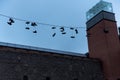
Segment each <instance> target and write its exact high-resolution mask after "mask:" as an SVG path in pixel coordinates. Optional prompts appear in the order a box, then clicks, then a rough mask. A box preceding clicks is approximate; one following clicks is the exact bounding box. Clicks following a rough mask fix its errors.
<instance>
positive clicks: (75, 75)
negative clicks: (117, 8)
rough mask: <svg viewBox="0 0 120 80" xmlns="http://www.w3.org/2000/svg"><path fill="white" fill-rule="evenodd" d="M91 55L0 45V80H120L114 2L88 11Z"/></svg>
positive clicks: (119, 49)
mask: <svg viewBox="0 0 120 80" xmlns="http://www.w3.org/2000/svg"><path fill="white" fill-rule="evenodd" d="M87 19H88V21H87V23H86V24H87V37H88V46H89V56H86V55H82V54H76V53H71V52H63V51H56V50H50V49H43V48H37V47H31V46H24V45H17V44H10V43H3V42H1V43H0V80H120V68H119V67H120V62H119V61H120V43H119V37H118V33H117V25H116V21H115V16H114V13H113V12H112V7H111V3H108V2H105V1H102V0H101V1H100V2H99V3H98V4H96V5H95V6H94V7H93V8H91V9H90V10H89V11H88V12H87Z"/></svg>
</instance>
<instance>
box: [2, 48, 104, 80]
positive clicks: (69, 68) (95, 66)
mask: <svg viewBox="0 0 120 80" xmlns="http://www.w3.org/2000/svg"><path fill="white" fill-rule="evenodd" d="M0 80H104V79H103V74H102V68H101V64H100V62H99V61H98V60H94V59H89V58H86V57H80V56H69V55H62V54H56V53H49V52H41V51H32V50H24V49H16V48H10V47H0Z"/></svg>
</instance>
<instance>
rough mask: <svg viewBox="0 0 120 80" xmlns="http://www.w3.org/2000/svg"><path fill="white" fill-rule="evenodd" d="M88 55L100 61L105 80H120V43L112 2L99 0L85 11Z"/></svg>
mask: <svg viewBox="0 0 120 80" xmlns="http://www.w3.org/2000/svg"><path fill="white" fill-rule="evenodd" d="M87 20H88V21H87V23H86V24H87V37H88V46H89V57H90V58H97V59H99V60H101V61H102V64H103V72H104V76H105V78H106V79H105V80H120V43H119V37H118V32H117V25H116V21H115V15H114V13H113V11H112V4H111V3H108V2H105V1H100V2H99V3H97V4H96V5H95V6H94V7H93V8H92V9H90V10H89V11H88V12H87Z"/></svg>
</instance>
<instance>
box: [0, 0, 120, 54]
mask: <svg viewBox="0 0 120 80" xmlns="http://www.w3.org/2000/svg"><path fill="white" fill-rule="evenodd" d="M99 1H100V0H0V14H1V15H6V17H4V16H1V15H0V42H8V43H14V44H20V45H27V46H33V47H39V48H46V49H53V50H60V51H68V52H75V53H81V54H84V53H86V52H88V44H87V37H86V21H87V20H86V12H87V11H88V10H89V9H90V8H92V7H93V6H94V5H95V4H96V3H98V2H99ZM105 1H107V2H111V3H112V4H113V11H114V13H115V16H116V21H117V25H118V26H120V13H119V12H120V9H119V7H120V5H119V3H120V0H105ZM7 16H9V17H13V18H17V19H22V20H26V21H31V22H39V23H45V24H52V25H56V26H55V27H56V29H51V28H52V27H53V26H50V25H42V24H37V26H36V27H32V26H30V24H29V25H27V24H25V22H26V21H21V20H16V19H15V20H14V21H15V23H13V24H12V25H8V24H7V22H8V21H9V18H8V17H7ZM57 25H59V26H57ZM63 26H64V29H65V32H66V33H67V34H65V35H63V34H61V32H60V27H63ZM26 27H29V28H30V30H26V29H25V28H26ZM71 27H75V29H76V27H79V28H77V30H78V31H79V34H76V33H75V31H74V30H70V28H71ZM34 30H37V33H33V31H34ZM54 33H56V35H55V36H54V37H52V35H53V34H54ZM71 36H75V38H71Z"/></svg>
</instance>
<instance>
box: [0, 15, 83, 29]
mask: <svg viewBox="0 0 120 80" xmlns="http://www.w3.org/2000/svg"><path fill="white" fill-rule="evenodd" d="M0 16H3V17H6V18H10V19H14V20H18V21H24V22H31V23H33V22H34V21H30V20H24V19H20V18H16V17H11V16H7V15H4V14H0ZM34 23H36V24H40V25H46V26H54V27H64V28H83V29H85V27H73V26H62V25H54V24H48V23H41V22H34Z"/></svg>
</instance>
